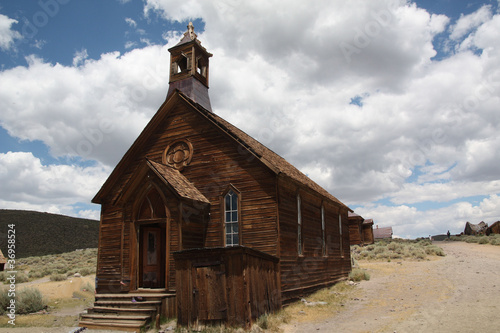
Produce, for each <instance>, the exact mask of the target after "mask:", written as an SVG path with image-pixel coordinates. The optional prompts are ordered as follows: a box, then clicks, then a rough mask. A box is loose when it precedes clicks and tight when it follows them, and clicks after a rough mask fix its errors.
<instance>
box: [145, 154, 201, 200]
mask: <svg viewBox="0 0 500 333" xmlns="http://www.w3.org/2000/svg"><path fill="white" fill-rule="evenodd" d="M147 163H148V165H149V167H150V168H151V169H152V170H153V171H154V172H155V173H156V174H157V175H158V177H160V178H161V179H162V180H163V182H165V183H166V184H168V185H170V186H171V187H172V188H173V189H174V191H175V192H177V194H178V195H179V196H180V197H181V198H184V199H191V200H195V201H199V202H203V203H207V204H208V203H210V201H208V199H207V198H206V197H205V196H204V195H203V194H201V192H200V191H198V189H197V188H196V187H195V186H194V185H193V184H192V183H191V182H190V181H189V180H188V179H187V178H186V177H184V176H183V175H182V173H180V172H179V170H176V169H174V168H172V167H170V166H168V165H164V164H161V163H157V162H154V161H151V160H147Z"/></svg>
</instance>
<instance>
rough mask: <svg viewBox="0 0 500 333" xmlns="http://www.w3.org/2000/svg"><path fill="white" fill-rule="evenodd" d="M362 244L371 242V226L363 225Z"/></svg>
mask: <svg viewBox="0 0 500 333" xmlns="http://www.w3.org/2000/svg"><path fill="white" fill-rule="evenodd" d="M363 236H364V241H363V244H373V226H371V225H364V226H363Z"/></svg>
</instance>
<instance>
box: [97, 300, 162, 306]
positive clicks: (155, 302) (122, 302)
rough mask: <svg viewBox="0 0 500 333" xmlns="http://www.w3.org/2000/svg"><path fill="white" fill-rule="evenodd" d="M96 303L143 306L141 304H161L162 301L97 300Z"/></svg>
mask: <svg viewBox="0 0 500 333" xmlns="http://www.w3.org/2000/svg"><path fill="white" fill-rule="evenodd" d="M94 304H95V305H110V306H122V305H125V306H133V305H134V306H141V305H160V304H161V301H143V302H132V301H95V302H94Z"/></svg>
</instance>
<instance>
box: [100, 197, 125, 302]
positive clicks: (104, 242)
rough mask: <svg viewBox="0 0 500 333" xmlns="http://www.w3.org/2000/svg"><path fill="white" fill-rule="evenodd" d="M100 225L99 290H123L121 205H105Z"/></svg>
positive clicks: (102, 291)
mask: <svg viewBox="0 0 500 333" xmlns="http://www.w3.org/2000/svg"><path fill="white" fill-rule="evenodd" d="M101 209H102V212H101V222H100V227H99V249H98V256H97V258H98V259H97V261H98V267H97V272H96V276H97V292H98V293H104V292H119V291H120V290H121V285H120V280H121V259H122V253H121V247H122V232H123V230H122V227H123V212H122V209H121V208H119V207H112V206H111V205H103V206H102V208H101Z"/></svg>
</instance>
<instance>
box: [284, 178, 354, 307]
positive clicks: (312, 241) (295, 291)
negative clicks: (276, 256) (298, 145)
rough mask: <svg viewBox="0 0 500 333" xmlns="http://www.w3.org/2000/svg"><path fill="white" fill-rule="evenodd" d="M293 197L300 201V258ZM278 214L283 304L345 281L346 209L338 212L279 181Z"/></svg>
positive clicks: (347, 269) (347, 257)
mask: <svg viewBox="0 0 500 333" xmlns="http://www.w3.org/2000/svg"><path fill="white" fill-rule="evenodd" d="M297 194H299V195H300V199H301V213H302V239H303V244H302V246H303V254H302V255H299V253H298V209H297ZM322 206H323V209H324V218H325V238H326V239H325V241H326V242H325V246H326V250H325V253H324V252H323V245H322V244H323V238H322V237H323V232H322V221H321V207H322ZM279 214H280V215H279V230H280V249H281V251H280V271H281V289H282V300H283V302H288V301H290V300H293V299H296V298H298V297H301V296H302V295H305V294H307V293H310V292H311V291H314V290H316V289H318V288H321V287H324V286H327V285H331V284H333V283H335V282H337V281H339V280H341V279H344V278H346V277H347V274H348V273H349V272H350V269H351V264H350V250H349V229H348V222H347V208H345V207H343V208H342V209H341V208H340V207H339V206H338V205H334V204H332V203H330V202H325V201H322V198H321V197H320V196H318V195H316V194H315V193H311V192H308V191H306V190H304V189H302V188H300V187H299V186H297V185H295V184H293V183H290V182H289V181H287V179H286V178H285V179H281V180H280V181H279ZM339 214H340V216H341V223H342V235H341V233H340V226H339ZM324 254H325V255H324Z"/></svg>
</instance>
